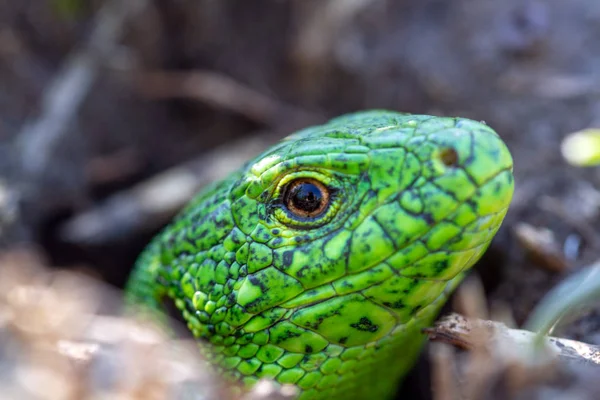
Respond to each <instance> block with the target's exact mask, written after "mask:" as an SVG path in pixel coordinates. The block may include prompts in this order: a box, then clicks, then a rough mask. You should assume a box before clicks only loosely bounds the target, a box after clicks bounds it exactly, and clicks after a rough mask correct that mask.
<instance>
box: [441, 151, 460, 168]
mask: <svg viewBox="0 0 600 400" xmlns="http://www.w3.org/2000/svg"><path fill="white" fill-rule="evenodd" d="M439 157H440V160H442V162H443V163H444V165H445V166H447V167H456V165H457V164H458V153H457V152H456V150H454V149H453V148H452V147H446V148H444V149H442V151H440V154H439Z"/></svg>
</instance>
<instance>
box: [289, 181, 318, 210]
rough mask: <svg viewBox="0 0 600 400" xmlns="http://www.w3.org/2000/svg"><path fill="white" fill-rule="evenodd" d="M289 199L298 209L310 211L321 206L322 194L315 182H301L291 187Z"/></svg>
mask: <svg viewBox="0 0 600 400" xmlns="http://www.w3.org/2000/svg"><path fill="white" fill-rule="evenodd" d="M291 201H292V203H293V205H294V206H295V207H296V208H297V209H298V210H302V211H306V212H308V213H311V212H313V211H315V210H318V209H319V208H320V207H321V203H322V201H323V194H322V193H321V189H319V188H318V187H317V186H316V185H315V184H313V183H310V182H303V183H300V184H298V185H296V186H294V188H293V189H292V193H291Z"/></svg>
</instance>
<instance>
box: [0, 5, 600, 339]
mask: <svg viewBox="0 0 600 400" xmlns="http://www.w3.org/2000/svg"><path fill="white" fill-rule="evenodd" d="M369 108H387V109H392V110H398V111H405V112H411V113H420V114H433V115H449V116H462V117H468V118H473V119H476V120H483V121H485V122H486V123H488V124H489V125H490V126H492V127H493V128H494V129H495V130H496V131H497V132H499V134H500V135H501V136H502V137H503V139H504V140H505V141H506V142H507V144H508V146H509V148H510V149H511V151H512V153H513V157H514V161H515V176H516V193H515V198H514V202H513V205H512V208H511V210H510V212H509V215H508V217H507V220H506V223H505V224H504V226H503V227H502V229H501V231H500V233H499V234H498V236H497V238H496V239H495V240H494V243H493V246H492V247H491V249H490V250H489V252H488V254H487V255H486V257H484V259H483V260H482V261H481V262H480V263H479V266H478V268H477V271H478V273H479V275H480V277H481V279H482V282H483V286H484V289H485V293H486V296H487V298H488V302H489V304H490V305H491V306H492V308H493V307H495V306H496V305H498V307H503V309H505V310H509V311H510V314H511V316H512V318H514V321H515V322H516V324H520V323H522V322H523V321H524V320H525V318H526V317H527V315H528V313H529V312H530V311H531V309H532V307H533V306H534V305H535V304H536V303H537V302H538V301H539V300H540V298H541V297H542V296H543V294H544V293H545V292H546V291H547V290H548V289H549V288H551V287H553V286H554V285H555V284H556V283H557V282H559V281H560V280H561V279H563V278H564V277H565V276H567V275H569V274H571V273H572V272H573V271H576V270H578V269H580V268H582V267H584V266H585V265H588V264H590V263H591V262H594V261H595V260H596V259H597V258H598V256H599V254H600V229H599V228H598V227H599V226H600V224H599V222H600V215H599V210H600V192H599V191H598V188H600V174H599V173H598V170H597V169H594V168H587V169H584V168H576V167H573V166H569V165H568V164H567V163H566V162H565V161H564V160H563V158H562V156H561V152H560V145H561V141H562V140H563V138H564V137H566V136H567V135H568V134H569V133H571V132H574V131H578V130H581V129H585V128H590V127H596V126H598V125H599V124H600V2H598V1H595V0H570V1H563V0H504V1H494V0H327V1H325V0H253V1H247V0H219V1H217V0H126V1H123V0H121V1H118V0H88V1H83V0H48V1H39V0H18V1H17V0H2V1H0V245H1V248H2V249H3V252H11V251H14V249H19V251H23V249H25V251H33V252H35V253H36V254H37V256H39V257H41V258H42V259H43V260H44V263H45V264H48V265H51V266H57V267H60V268H67V269H72V270H77V271H83V272H85V273H86V274H90V275H93V276H95V277H97V278H100V279H101V280H103V281H105V282H108V283H109V284H111V285H114V286H116V287H118V288H120V287H122V286H123V284H124V282H125V280H126V278H127V275H128V273H129V271H130V270H131V267H132V264H133V262H134V261H135V259H136V257H137V255H138V254H139V252H140V251H141V250H142V249H143V247H144V245H145V244H146V243H147V242H148V241H149V239H150V238H151V237H152V236H153V235H154V234H155V233H156V232H158V231H159V230H160V228H161V227H163V226H164V225H165V224H166V223H167V222H168V221H169V219H170V218H171V217H172V216H173V215H174V214H175V213H176V212H177V210H178V209H179V208H180V207H181V206H182V205H183V204H184V203H185V202H186V200H187V199H189V198H190V197H191V196H192V195H193V193H195V192H196V191H197V190H198V189H199V188H201V187H202V186H203V185H205V184H206V183H207V182H210V181H212V180H214V179H217V178H219V177H222V176H223V175H224V174H226V173H227V172H229V171H231V170H233V169H236V168H237V167H238V166H239V165H240V164H241V163H243V162H244V161H245V160H247V159H248V158H250V157H252V156H253V155H255V154H257V153H258V152H259V151H260V150H262V149H263V148H265V147H267V146H268V145H269V144H271V143H273V142H275V141H276V140H278V139H279V138H281V137H283V136H285V135H287V134H289V133H292V132H293V131H294V130H295V129H298V128H301V127H304V126H307V125H310V124H316V123H320V122H323V121H325V120H327V119H328V118H330V117H332V116H337V115H339V114H342V113H345V112H350V111H355V110H360V109H369ZM562 335H563V336H566V337H570V338H574V339H578V340H583V341H586V342H587V343H592V344H593V343H595V344H600V313H599V310H598V309H591V310H589V311H588V312H586V313H584V314H583V315H582V316H581V317H579V318H578V319H577V320H575V321H572V323H570V324H569V325H568V326H566V327H565V328H564V330H563V331H562Z"/></svg>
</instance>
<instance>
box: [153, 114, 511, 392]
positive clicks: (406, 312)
mask: <svg viewBox="0 0 600 400" xmlns="http://www.w3.org/2000/svg"><path fill="white" fill-rule="evenodd" d="M512 192H513V175H512V159H511V156H510V153H509V151H508V149H507V148H506V146H505V145H504V143H503V142H502V141H501V139H500V138H499V137H498V135H497V134H496V133H495V132H494V131H493V130H492V129H491V128H489V127H488V126H486V125H485V124H483V123H479V122H475V121H471V120H467V119H460V118H439V117H430V116H419V115H404V114H399V113H394V112H386V111H373V112H363V113H357V114H351V115H348V116H344V117H340V118H337V119H334V120H332V121H330V122H329V123H327V124H325V125H322V126H318V127H312V128H308V129H305V130H302V131H300V132H297V133H296V134H294V135H292V136H290V137H288V138H287V139H286V140H284V141H282V142H281V143H279V144H278V145H276V146H275V147H273V148H271V149H270V150H268V151H267V152H265V153H264V154H262V155H261V156H259V157H257V158H256V159H255V160H253V161H252V162H250V163H249V164H247V166H246V167H245V168H244V169H243V170H242V171H240V172H238V173H237V174H236V175H234V176H233V177H232V178H230V179H229V180H227V181H225V182H223V183H220V184H219V185H217V186H215V187H214V188H212V189H211V190H208V191H206V192H205V194H203V195H201V196H200V198H199V200H197V201H196V202H194V203H193V204H192V205H191V206H190V208H188V210H186V211H184V213H183V214H182V217H181V218H180V219H179V222H176V225H175V227H176V229H171V230H168V232H171V234H168V235H166V236H164V237H163V243H164V246H163V247H164V249H167V250H168V249H170V250H168V251H167V250H164V249H163V251H162V264H163V265H169V268H166V269H165V270H167V271H170V272H168V273H166V274H165V276H166V277H165V279H168V280H170V281H171V282H174V283H173V285H172V286H173V287H172V293H174V294H173V296H174V298H175V299H177V300H178V301H176V303H177V304H178V307H179V308H180V309H182V311H183V314H184V317H186V320H187V321H188V326H189V327H190V329H191V330H192V331H193V332H194V334H195V335H196V336H197V337H202V338H205V339H208V340H209V341H210V342H212V344H213V345H214V346H215V348H216V349H217V350H216V353H217V354H220V356H217V357H221V360H222V359H223V358H224V359H225V361H223V365H224V367H223V368H224V369H226V370H230V371H233V374H234V375H239V376H242V377H243V376H246V378H247V379H250V380H252V379H255V378H256V377H257V376H258V377H260V376H271V377H276V379H277V380H279V381H280V382H291V383H296V382H301V383H302V382H304V381H301V379H302V377H303V376H304V375H306V374H307V373H308V372H309V371H310V368H312V367H314V366H315V365H316V367H317V368H318V367H320V366H322V365H324V363H325V362H327V360H329V359H336V360H338V361H339V362H340V363H342V361H340V360H342V359H343V356H341V355H342V354H350V353H347V352H353V351H358V350H360V351H361V352H360V354H362V355H361V356H360V357H364V359H363V362H362V363H361V368H367V367H366V366H367V365H368V362H367V361H366V360H368V359H369V357H366V356H364V354H369V352H370V351H375V350H376V349H377V348H379V347H380V346H383V344H384V343H385V342H386V341H393V340H396V341H397V342H398V341H399V342H402V340H404V341H406V340H408V338H409V335H408V334H406V335H405V336H404V339H402V337H403V336H401V335H402V332H409V331H410V329H412V328H410V327H411V326H412V327H413V328H414V327H415V326H417V327H418V326H424V325H426V324H428V323H430V322H431V319H432V318H434V316H435V314H436V313H437V311H438V310H439V308H440V307H441V305H443V302H444V301H445V300H446V298H447V296H448V295H449V292H450V291H451V290H452V289H453V288H454V287H455V286H456V284H457V283H458V282H459V281H460V280H461V279H462V277H463V276H464V274H465V273H466V271H467V270H468V269H469V268H470V267H471V266H472V265H473V264H474V263H475V262H476V261H477V259H478V258H479V257H480V256H481V255H482V253H483V252H484V251H485V249H486V248H487V246H488V244H489V243H490V241H491V239H492V238H493V236H494V234H495V233H496V231H497V230H498V228H499V226H500V224H501V222H502V220H503V218H504V215H505V213H506V211H507V208H508V205H509V203H510V200H511V196H512ZM174 243H175V245H174ZM174 249H175V250H174ZM412 332H413V333H414V329H413V330H412ZM412 336H414V334H413V335H412ZM394 338H396V339H394ZM399 338H400V339H399ZM413 347H415V346H413ZM417 347H418V346H417ZM357 349H358V350H357ZM411 351H412V350H411ZM412 352H413V353H414V351H412ZM323 354H327V356H326V357H325V358H319V357H321V356H322V355H323ZM358 354H359V353H356V354H355V355H354V356H350V355H348V359H352V358H355V357H358ZM286 357H287V358H286ZM294 357H296V358H294ZM311 357H313V358H315V357H316V358H315V359H314V360H313V359H312V358H311ZM340 357H341V358H340ZM407 357H409V356H408V355H407ZM284 358H285V359H286V360H288V361H286V362H283V361H282V360H283V359H284ZM371 358H372V359H373V360H376V359H379V360H380V358H377V357H371ZM242 360H251V361H252V362H250V361H248V362H246V363H245V362H244V361H242ZM300 360H304V361H302V362H304V363H308V364H309V366H308V367H306V368H304V367H302V368H304V369H302V368H301V369H300V370H298V368H296V367H295V366H296V365H301V364H302V363H300V364H298V363H299V362H300ZM307 360H309V361H307ZM311 360H312V361H311ZM319 360H320V361H319ZM373 362H375V361H373ZM380 364H381V363H380ZM310 365H312V367H310ZM340 365H341V364H340ZM340 365H337V367H336V368H342V367H340ZM267 366H268V367H267ZM348 368H350V367H348ZM367 370H368V368H367ZM282 371H283V372H285V373H286V374H287V375H285V374H284V375H281V374H283V372H282ZM286 371H287V372H286ZM289 371H295V372H293V373H292V372H289ZM307 376H308V375H307ZM340 376H341V375H340ZM346 376H347V374H346ZM340 379H341V378H340ZM346 381H348V380H346ZM306 386H307V387H308V386H310V384H307V385H306ZM301 387H302V386H301Z"/></svg>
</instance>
